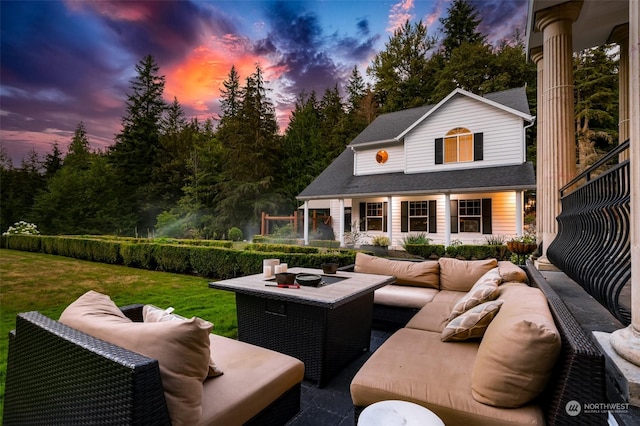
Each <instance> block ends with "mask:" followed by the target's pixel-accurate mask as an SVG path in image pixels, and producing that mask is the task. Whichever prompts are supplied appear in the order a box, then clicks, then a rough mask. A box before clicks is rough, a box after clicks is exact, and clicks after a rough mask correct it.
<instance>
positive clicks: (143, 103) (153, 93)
mask: <svg viewBox="0 0 640 426" xmlns="http://www.w3.org/2000/svg"><path fill="white" fill-rule="evenodd" d="M136 72H137V76H136V77H135V78H134V79H133V80H132V81H131V93H130V94H129V95H128V96H127V102H126V105H127V114H126V115H125V116H124V117H123V118H122V131H121V132H120V133H119V134H118V135H116V143H115V145H113V146H112V147H111V152H110V158H111V161H112V164H113V166H114V167H115V170H116V174H117V177H118V182H119V185H120V188H121V190H122V194H121V199H122V203H123V208H126V209H130V210H131V211H133V212H135V213H136V214H137V216H138V218H139V219H138V224H137V226H138V228H139V230H140V231H144V230H146V229H149V228H150V227H152V226H153V224H154V223H155V217H156V216H157V214H158V213H159V211H158V207H157V206H155V205H154V203H155V201H156V200H157V199H158V198H159V194H157V193H154V192H153V191H151V190H150V185H151V184H152V173H153V168H154V167H155V166H157V164H158V147H159V145H160V130H161V121H162V117H163V114H164V112H165V109H166V104H165V102H164V100H163V98H162V95H163V92H164V85H165V77H164V76H161V75H159V74H158V72H159V67H158V65H157V64H156V62H155V59H154V58H153V57H152V56H151V55H148V56H146V57H145V58H143V59H142V60H141V61H140V62H139V63H138V64H137V65H136Z"/></svg>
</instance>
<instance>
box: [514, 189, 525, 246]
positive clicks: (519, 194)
mask: <svg viewBox="0 0 640 426" xmlns="http://www.w3.org/2000/svg"><path fill="white" fill-rule="evenodd" d="M514 195H515V197H516V199H515V201H516V235H518V236H520V235H522V234H523V228H524V227H523V222H524V213H523V205H524V191H516V192H515V194H514Z"/></svg>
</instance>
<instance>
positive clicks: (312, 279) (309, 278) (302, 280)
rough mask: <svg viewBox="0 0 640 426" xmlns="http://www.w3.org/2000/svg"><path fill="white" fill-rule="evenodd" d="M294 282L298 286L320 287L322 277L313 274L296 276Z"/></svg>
mask: <svg viewBox="0 0 640 426" xmlns="http://www.w3.org/2000/svg"><path fill="white" fill-rule="evenodd" d="M296 281H297V282H298V284H300V285H304V286H309V287H318V286H319V285H320V281H322V277H321V276H320V275H315V274H298V276H296Z"/></svg>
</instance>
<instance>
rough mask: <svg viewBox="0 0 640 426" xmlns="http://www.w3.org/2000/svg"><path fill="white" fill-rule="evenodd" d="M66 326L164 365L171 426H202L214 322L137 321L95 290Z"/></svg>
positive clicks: (70, 310)
mask: <svg viewBox="0 0 640 426" xmlns="http://www.w3.org/2000/svg"><path fill="white" fill-rule="evenodd" d="M60 322H61V323H63V324H66V325H68V326H70V327H73V328H75V329H77V330H80V331H82V332H84V333H87V334H90V335H92V336H94V337H97V338H99V339H102V340H105V341H107V342H109V343H112V344H114V345H118V346H121V347H123V348H125V349H129V350H130V351H134V352H137V353H139V354H142V355H145V356H148V357H150V358H154V359H156V360H158V364H159V366H160V376H161V378H162V385H163V388H164V394H165V399H166V400H167V408H168V410H169V416H170V417H171V423H172V424H173V425H193V424H197V423H198V421H199V420H200V416H201V414H202V407H201V402H202V382H203V380H204V379H205V378H206V377H207V369H208V367H207V365H208V361H209V344H210V343H209V334H210V333H211V328H212V327H213V325H212V324H211V323H210V322H207V321H203V320H201V319H199V318H195V317H194V318H192V319H190V320H187V321H167V322H158V323H144V322H133V321H131V320H130V319H129V318H127V317H126V316H124V314H122V312H120V309H118V307H117V306H116V305H115V304H114V303H113V301H111V299H110V298H109V296H107V295H104V294H100V293H98V292H95V291H89V292H87V293H85V294H84V295H82V296H80V297H79V298H78V299H77V300H76V301H75V302H73V303H72V304H70V305H69V306H68V307H67V308H66V309H65V310H64V312H62V315H61V316H60Z"/></svg>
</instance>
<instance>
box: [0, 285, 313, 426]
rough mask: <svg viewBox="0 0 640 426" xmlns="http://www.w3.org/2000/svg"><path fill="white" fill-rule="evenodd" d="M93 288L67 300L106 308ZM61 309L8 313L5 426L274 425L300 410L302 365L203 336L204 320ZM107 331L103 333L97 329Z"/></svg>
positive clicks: (138, 311) (129, 310)
mask: <svg viewBox="0 0 640 426" xmlns="http://www.w3.org/2000/svg"><path fill="white" fill-rule="evenodd" d="M90 293H94V294H90ZM96 295H98V296H96ZM100 296H104V295H100V294H99V293H95V292H89V293H87V294H85V295H83V296H81V298H80V299H78V300H77V301H76V302H74V304H76V306H75V307H76V308H77V307H78V306H77V303H78V302H83V303H84V306H82V307H81V308H82V309H84V308H87V307H91V309H94V310H95V311H102V314H104V311H105V309H106V310H107V311H109V310H111V309H112V308H111V307H107V308H104V302H106V301H105V300H104V299H102V300H100V299H99V298H100ZM96 297H98V299H96ZM104 297H106V298H107V299H108V296H104ZM83 298H84V299H83ZM96 300H97V303H96ZM108 301H109V302H110V299H108ZM72 305H73V304H72ZM100 305H103V306H100ZM96 306H97V307H96ZM71 307H72V306H70V307H68V308H67V310H65V312H64V313H63V315H62V316H61V321H64V322H66V323H67V324H64V323H63V322H61V321H56V320H53V319H51V318H48V317H46V316H44V315H42V314H40V313H38V312H27V313H23V314H19V315H18V317H17V319H16V329H15V330H14V331H13V332H12V333H11V336H10V340H9V354H8V362H7V380H6V391H5V405H4V418H3V420H4V424H5V425H22V424H78V425H80V424H83V425H84V424H132V425H147V424H148V425H163V424H166V425H170V424H173V425H174V426H175V425H196V424H198V425H242V424H250V425H251V424H253V425H265V424H266V425H283V424H285V423H286V422H287V421H288V420H289V419H291V418H292V417H293V416H295V415H296V414H297V413H298V412H299V410H300V389H301V382H302V379H303V376H304V364H303V363H302V362H301V361H299V360H297V359H295V358H293V357H290V356H287V355H284V354H280V353H278V352H274V351H271V350H268V349H264V348H261V347H257V346H254V345H250V344H247V343H243V342H239V341H237V340H234V339H229V338H225V337H222V336H217V335H214V334H210V323H207V322H206V321H203V320H200V319H197V318H192V319H190V320H189V319H182V318H179V319H180V321H172V320H171V321H166V320H157V321H158V322H154V323H148V324H145V323H143V321H142V320H143V310H144V309H145V307H144V306H143V305H131V306H127V307H124V308H121V309H118V312H119V313H116V312H111V314H113V315H111V316H113V317H114V318H112V319H107V320H105V319H104V317H103V316H102V317H101V318H99V320H98V323H99V324H98V325H95V321H94V320H93V319H90V322H91V323H92V325H86V324H82V321H84V320H86V318H87V315H86V311H85V312H84V313H82V314H78V313H77V311H76V312H74V313H73V315H71V314H70V313H69V312H68V311H69V310H70V308H71ZM120 314H124V315H123V316H122V317H123V318H125V319H123V318H120ZM88 316H89V317H90V316H91V314H88ZM98 316H101V314H98ZM79 318H80V319H79ZM174 319H175V318H174ZM130 320H132V321H130ZM126 321H130V322H129V323H128V324H127V323H126ZM154 321H155V320H154ZM69 323H72V324H73V327H71V326H69V325H68V324H69ZM78 328H82V329H84V330H83V331H81V330H79V329H78ZM167 330H169V331H167ZM114 331H115V332H116V334H117V335H118V336H116V337H114V338H113V339H112V338H111V336H105V335H104V333H105V332H106V333H114ZM178 334H179V335H178ZM96 335H98V337H101V338H98V337H96ZM105 337H106V338H105ZM107 340H111V342H108V341H107ZM203 340H204V343H203ZM113 342H118V343H120V344H124V345H125V346H133V347H134V348H135V350H130V349H131V347H130V348H129V349H125V348H124V347H122V346H121V345H118V344H114V343H113ZM176 342H177V343H176ZM176 345H177V346H181V347H180V348H179V349H178V350H177V351H176ZM209 349H210V350H209ZM142 353H146V356H145V355H143V354H142ZM150 353H156V354H158V357H153V356H149V354H150ZM169 357H173V358H174V359H173V360H171V359H169ZM157 358H159V359H157ZM196 361H197V362H196ZM214 361H215V363H214ZM172 363H173V365H172ZM172 368H173V369H174V371H171V369H172ZM221 373H222V374H221Z"/></svg>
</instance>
